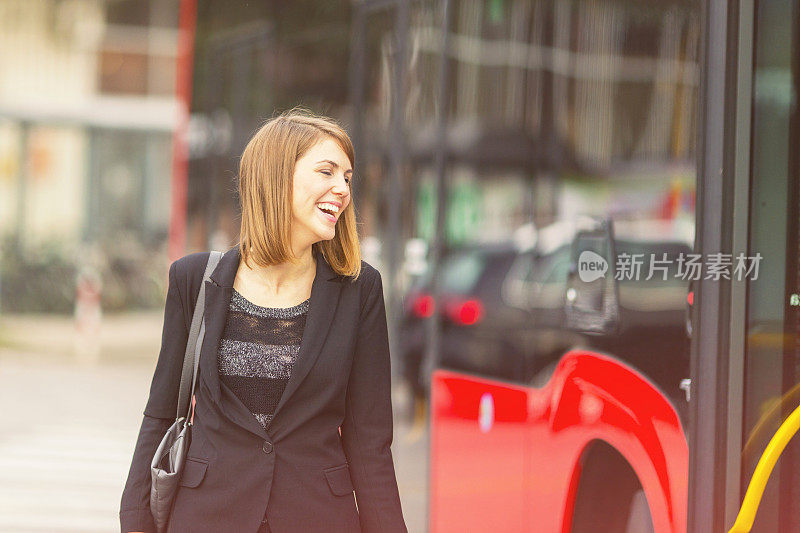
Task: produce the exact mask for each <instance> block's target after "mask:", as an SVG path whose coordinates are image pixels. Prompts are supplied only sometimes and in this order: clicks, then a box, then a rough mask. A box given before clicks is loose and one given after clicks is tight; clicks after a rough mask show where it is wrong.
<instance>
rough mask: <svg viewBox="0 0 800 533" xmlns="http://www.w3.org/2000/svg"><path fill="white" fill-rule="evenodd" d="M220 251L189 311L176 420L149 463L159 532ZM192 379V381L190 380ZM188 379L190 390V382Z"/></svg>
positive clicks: (187, 430) (178, 465)
mask: <svg viewBox="0 0 800 533" xmlns="http://www.w3.org/2000/svg"><path fill="white" fill-rule="evenodd" d="M220 257H222V252H214V251H212V252H211V253H210V254H209V256H208V263H206V270H205V274H204V275H203V281H202V283H201V284H200V292H199V293H198V295H197V302H196V303H195V306H194V314H193V315H192V325H191V327H190V328H189V339H188V340H187V342H186V353H185V354H184V357H183V370H182V371H181V385H180V389H179V390H178V411H177V414H176V416H175V422H174V423H173V424H172V425H171V426H170V428H169V429H168V430H167V432H166V434H165V435H164V437H163V438H162V439H161V443H160V444H159V445H158V448H157V449H156V453H155V455H153V461H152V462H151V463H150V474H151V476H150V477H151V484H150V512H151V514H152V515H153V519H154V520H155V524H156V528H158V531H159V533H161V532H163V531H166V528H167V522H168V521H169V514H170V511H171V510H172V503H173V501H174V500H175V494H176V493H177V492H178V481H179V480H180V477H181V473H182V472H183V465H184V463H185V461H186V453H187V451H188V450H189V443H190V441H191V430H192V422H193V421H194V401H193V400H194V386H195V382H196V381H197V364H198V362H199V360H200V348H201V347H202V345H203V336H204V335H205V330H206V327H205V321H204V320H203V315H204V312H205V307H206V306H205V300H206V281H207V280H208V279H209V276H210V275H211V273H212V272H213V271H214V268H216V266H217V263H219V260H220ZM190 380H191V381H190ZM190 383H191V391H190V390H189V385H190ZM190 402H191V403H190Z"/></svg>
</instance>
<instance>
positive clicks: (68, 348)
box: [0, 310, 163, 360]
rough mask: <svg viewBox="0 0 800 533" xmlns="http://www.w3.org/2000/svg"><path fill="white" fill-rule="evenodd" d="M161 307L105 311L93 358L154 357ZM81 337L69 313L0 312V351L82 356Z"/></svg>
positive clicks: (159, 340)
mask: <svg viewBox="0 0 800 533" xmlns="http://www.w3.org/2000/svg"><path fill="white" fill-rule="evenodd" d="M162 320H163V311H162V310H155V311H144V312H135V313H122V314H113V315H105V316H104V317H103V319H102V321H101V324H100V330H99V336H98V341H97V342H99V346H98V348H97V351H96V353H97V356H96V357H95V356H92V357H91V359H94V360H108V359H118V358H122V359H127V358H137V359H143V358H145V359H151V358H152V359H153V360H155V359H156V358H157V357H158V350H159V347H160V345H161V325H162ZM80 342H81V340H80V338H79V336H78V332H77V328H76V326H75V319H74V318H73V317H72V316H71V315H40V314H19V315H8V314H6V315H0V351H3V352H8V351H13V352H17V353H24V354H31V355H36V356H39V357H41V356H52V357H58V358H60V359H63V358H64V357H74V358H81V357H86V356H85V355H83V356H82V355H80V351H79V350H78V348H77V347H78V346H80Z"/></svg>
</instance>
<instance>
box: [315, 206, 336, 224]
mask: <svg viewBox="0 0 800 533" xmlns="http://www.w3.org/2000/svg"><path fill="white" fill-rule="evenodd" d="M317 209H318V210H319V211H320V213H322V216H323V217H325V219H326V220H329V221H330V222H336V216H335V215H334V214H333V213H331V212H330V211H326V210H324V209H322V208H321V207H317Z"/></svg>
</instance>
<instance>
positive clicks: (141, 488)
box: [119, 261, 189, 533]
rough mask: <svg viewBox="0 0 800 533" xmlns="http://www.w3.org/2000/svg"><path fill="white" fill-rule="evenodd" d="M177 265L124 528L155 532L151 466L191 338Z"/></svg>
mask: <svg viewBox="0 0 800 533" xmlns="http://www.w3.org/2000/svg"><path fill="white" fill-rule="evenodd" d="M176 270H177V261H176V262H174V263H172V265H170V268H169V288H168V290H167V301H166V304H165V306H164V326H163V330H162V333H161V351H160V353H159V355H158V363H157V364H156V369H155V372H154V374H153V380H152V383H151V385H150V396H149V398H148V400H147V406H146V407H145V411H144V418H143V420H142V425H141V428H140V429H139V437H138V439H137V440H136V447H135V448H134V452H133V459H132V461H131V467H130V471H129V472H128V479H127V481H126V482H125V489H124V490H123V492H122V500H121V503H120V513H119V518H120V528H121V531H122V532H123V533H126V532H129V531H144V532H151V531H152V532H155V530H156V528H155V523H154V521H153V516H152V514H151V513H150V462H151V461H152V459H153V454H154V453H155V451H156V448H157V447H158V444H159V442H161V439H162V437H163V436H164V433H165V432H166V431H167V429H169V426H170V425H172V423H173V422H174V421H175V415H176V411H177V405H178V387H179V386H180V379H181V370H182V367H183V357H184V353H185V352H186V341H187V339H188V337H189V332H188V328H187V326H186V315H185V312H184V308H183V303H182V299H181V294H180V289H179V285H178V280H177V274H176Z"/></svg>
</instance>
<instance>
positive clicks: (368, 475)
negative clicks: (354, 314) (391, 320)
mask: <svg viewBox="0 0 800 533" xmlns="http://www.w3.org/2000/svg"><path fill="white" fill-rule="evenodd" d="M370 270H371V271H372V272H373V273H374V274H373V278H372V282H371V285H370V283H369V281H368V280H366V279H365V281H364V290H365V292H366V296H365V298H362V300H364V303H363V304H362V310H361V315H360V321H359V325H358V333H357V339H356V342H355V352H354V355H353V366H352V368H351V371H350V378H349V382H348V386H347V395H346V405H345V419H344V422H343V423H342V428H341V429H342V443H343V448H344V452H345V455H346V456H347V460H348V462H349V464H350V475H351V477H352V480H353V487H354V488H355V492H356V500H357V502H358V514H359V520H360V522H361V531H362V532H363V533H373V532H374V533H379V532H380V533H389V532H391V533H395V532H403V533H406V532H407V531H408V530H407V529H406V525H405V522H404V520H403V513H402V509H401V506H400V495H399V491H398V489H397V479H396V477H395V471H394V463H393V461H392V451H391V449H390V446H391V444H392V400H391V367H390V361H389V338H388V332H387V325H386V307H385V304H384V300H383V284H382V282H381V277H380V273H379V272H378V271H377V270H374V269H370ZM367 286H369V287H368V288H367Z"/></svg>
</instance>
